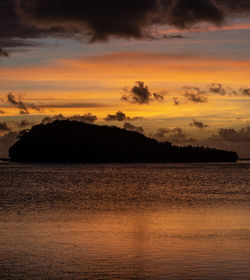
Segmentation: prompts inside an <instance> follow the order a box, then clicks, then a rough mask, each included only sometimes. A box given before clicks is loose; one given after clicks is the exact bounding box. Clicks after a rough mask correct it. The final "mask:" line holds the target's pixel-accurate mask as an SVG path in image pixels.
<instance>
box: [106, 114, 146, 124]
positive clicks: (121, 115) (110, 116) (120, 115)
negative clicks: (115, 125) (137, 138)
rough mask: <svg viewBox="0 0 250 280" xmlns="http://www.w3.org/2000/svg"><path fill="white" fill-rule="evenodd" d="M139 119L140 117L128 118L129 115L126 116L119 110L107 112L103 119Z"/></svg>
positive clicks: (120, 120)
mask: <svg viewBox="0 0 250 280" xmlns="http://www.w3.org/2000/svg"><path fill="white" fill-rule="evenodd" d="M139 119H142V117H133V118H130V117H128V116H126V114H125V113H123V112H121V111H118V112H116V113H115V114H114V115H112V114H108V115H107V117H106V118H105V119H104V120H105V121H119V122H122V121H135V120H139Z"/></svg>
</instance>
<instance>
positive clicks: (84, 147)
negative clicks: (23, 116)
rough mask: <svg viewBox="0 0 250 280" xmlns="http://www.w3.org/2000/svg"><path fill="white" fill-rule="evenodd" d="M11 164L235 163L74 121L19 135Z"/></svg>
mask: <svg viewBox="0 0 250 280" xmlns="http://www.w3.org/2000/svg"><path fill="white" fill-rule="evenodd" d="M9 157H10V160H11V161H15V162H47V163H61V162H65V163H66V162H70V163H102V162H114V163H124V162H127V163H129V162H131V163H132V162H235V161H237V160H238V155H237V153H235V152H231V151H223V150H217V149H211V148H207V147H198V146H185V147H181V146H180V147H179V146H175V145H173V144H171V143H169V142H158V141H157V140H155V139H152V138H149V137H146V136H144V135H143V134H140V133H138V132H134V131H128V130H125V129H121V128H118V127H113V126H99V125H93V124H87V123H83V122H77V121H69V120H63V121H58V120H57V121H54V122H52V123H48V124H39V125H35V126H33V127H32V128H31V129H30V130H28V131H23V132H21V134H20V136H19V139H18V140H17V142H16V143H15V144H14V145H13V146H12V147H10V149H9Z"/></svg>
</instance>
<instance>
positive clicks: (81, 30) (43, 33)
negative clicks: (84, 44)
mask: <svg viewBox="0 0 250 280" xmlns="http://www.w3.org/2000/svg"><path fill="white" fill-rule="evenodd" d="M249 12H250V3H249V1H247V0H237V1H235V0H199V1H197V0H137V1H134V0H127V1H117V0H106V1H104V0H92V1H80V0H71V1H69V0H54V1H51V0H42V1H41V0H1V1H0V41H1V39H4V40H5V42H8V44H7V45H11V46H12V47H14V46H16V45H20V44H22V43H23V44H24V45H25V44H26V43H25V41H26V39H32V38H38V39H39V38H42V37H47V36H54V37H58V36H62V37H71V38H78V39H79V36H80V38H88V39H89V40H90V41H92V42H94V41H101V40H107V39H109V38H110V37H122V38H145V37H147V38H149V37H152V33H153V32H154V31H155V30H154V29H155V28H156V26H159V25H165V24H168V25H173V26H175V27H177V28H182V29H183V28H189V27H191V26H192V25H194V24H198V23H203V22H208V23H212V24H216V25H221V24H223V23H224V22H226V20H228V18H233V17H235V16H238V17H242V16H245V15H247V14H249ZM166 38H167V39H169V37H166ZM175 38H180V36H178V35H175ZM19 39H20V41H19ZM14 40H15V41H14ZM5 46H6V45H5V44H2V45H1V44H0V47H1V48H4V47H5ZM3 53H5V50H3Z"/></svg>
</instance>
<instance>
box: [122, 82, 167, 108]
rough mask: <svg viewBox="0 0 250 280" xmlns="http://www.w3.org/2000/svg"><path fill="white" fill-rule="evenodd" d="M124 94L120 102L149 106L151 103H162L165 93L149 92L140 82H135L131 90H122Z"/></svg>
mask: <svg viewBox="0 0 250 280" xmlns="http://www.w3.org/2000/svg"><path fill="white" fill-rule="evenodd" d="M124 92H125V94H124V95H123V96H122V98H121V99H122V100H124V101H128V102H130V103H137V104H150V103H151V102H153V101H163V100H164V95H166V92H163V93H155V92H154V93H152V92H150V91H149V89H148V87H147V86H146V85H144V82H142V81H137V82H135V86H134V87H132V89H128V88H124Z"/></svg>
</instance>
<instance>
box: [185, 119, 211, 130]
mask: <svg viewBox="0 0 250 280" xmlns="http://www.w3.org/2000/svg"><path fill="white" fill-rule="evenodd" d="M189 125H190V126H194V127H197V128H200V129H204V128H206V127H208V125H207V124H204V123H203V122H199V121H196V120H195V119H194V120H193V122H192V123H190V124H189Z"/></svg>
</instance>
